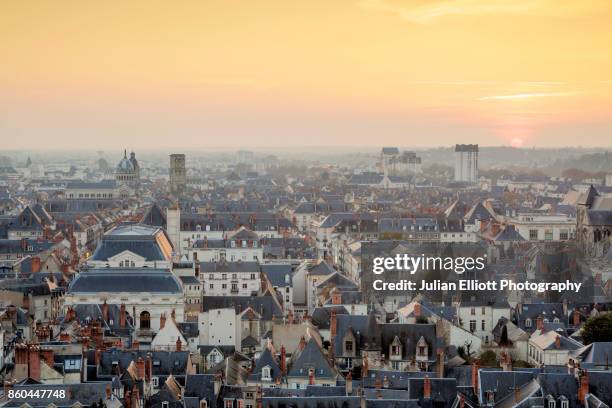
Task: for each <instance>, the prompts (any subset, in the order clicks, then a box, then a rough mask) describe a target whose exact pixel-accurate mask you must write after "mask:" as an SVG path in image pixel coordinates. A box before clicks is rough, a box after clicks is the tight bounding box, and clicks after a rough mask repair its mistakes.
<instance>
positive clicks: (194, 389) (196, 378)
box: [183, 374, 216, 408]
mask: <svg viewBox="0 0 612 408" xmlns="http://www.w3.org/2000/svg"><path fill="white" fill-rule="evenodd" d="M183 396H184V397H187V398H190V397H197V400H198V406H199V401H200V400H206V401H207V402H208V406H209V407H211V408H214V407H215V406H216V398H215V376H214V375H212V374H189V375H187V377H185V389H184V392H183Z"/></svg>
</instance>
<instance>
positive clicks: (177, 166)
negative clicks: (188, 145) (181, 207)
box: [170, 154, 187, 195]
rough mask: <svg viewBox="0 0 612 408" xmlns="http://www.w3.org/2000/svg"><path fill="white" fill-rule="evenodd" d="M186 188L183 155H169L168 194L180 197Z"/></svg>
mask: <svg viewBox="0 0 612 408" xmlns="http://www.w3.org/2000/svg"><path fill="white" fill-rule="evenodd" d="M186 186H187V172H186V170H185V155H184V154H171V155H170V192H171V193H172V194H175V195H181V194H182V193H183V192H184V191H185V187H186Z"/></svg>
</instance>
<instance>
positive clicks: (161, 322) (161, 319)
mask: <svg viewBox="0 0 612 408" xmlns="http://www.w3.org/2000/svg"><path fill="white" fill-rule="evenodd" d="M164 327H166V314H165V313H162V314H161V315H160V316H159V330H161V329H163V328H164Z"/></svg>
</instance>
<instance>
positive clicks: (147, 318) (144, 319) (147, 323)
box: [140, 311, 151, 329]
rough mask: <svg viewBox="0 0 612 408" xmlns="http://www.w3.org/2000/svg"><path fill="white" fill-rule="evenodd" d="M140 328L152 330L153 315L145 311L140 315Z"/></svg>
mask: <svg viewBox="0 0 612 408" xmlns="http://www.w3.org/2000/svg"><path fill="white" fill-rule="evenodd" d="M140 328H141V329H150V328H151V314H150V313H149V312H147V311H144V312H142V313H141V314H140Z"/></svg>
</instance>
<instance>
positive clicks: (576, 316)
mask: <svg viewBox="0 0 612 408" xmlns="http://www.w3.org/2000/svg"><path fill="white" fill-rule="evenodd" d="M572 324H573V325H574V326H580V312H579V311H578V310H574V312H573V313H572Z"/></svg>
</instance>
